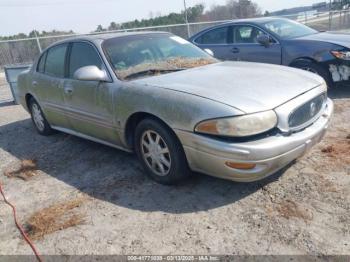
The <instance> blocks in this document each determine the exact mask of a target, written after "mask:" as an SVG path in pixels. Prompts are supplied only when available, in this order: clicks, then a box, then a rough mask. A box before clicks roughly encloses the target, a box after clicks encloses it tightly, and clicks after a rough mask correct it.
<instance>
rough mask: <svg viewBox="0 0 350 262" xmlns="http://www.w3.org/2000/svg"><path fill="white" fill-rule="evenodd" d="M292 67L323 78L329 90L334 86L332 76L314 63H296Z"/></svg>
mask: <svg viewBox="0 0 350 262" xmlns="http://www.w3.org/2000/svg"><path fill="white" fill-rule="evenodd" d="M292 66H293V67H296V68H299V69H302V70H305V71H309V72H311V73H314V74H318V75H319V76H321V77H323V79H324V80H325V81H326V83H327V85H328V87H329V88H331V87H333V86H334V82H333V80H332V76H331V74H330V72H329V71H328V70H327V69H325V68H323V67H322V66H321V65H319V64H317V63H315V62H312V61H297V62H295V63H294V64H293V65H292Z"/></svg>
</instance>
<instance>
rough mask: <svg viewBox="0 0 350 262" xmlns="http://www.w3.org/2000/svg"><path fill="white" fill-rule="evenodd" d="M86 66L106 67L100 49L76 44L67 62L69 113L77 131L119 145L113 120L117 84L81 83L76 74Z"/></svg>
mask: <svg viewBox="0 0 350 262" xmlns="http://www.w3.org/2000/svg"><path fill="white" fill-rule="evenodd" d="M84 66H97V67H98V68H99V69H101V70H106V67H105V65H104V63H103V61H102V58H101V56H100V55H99V52H98V50H97V49H96V47H95V46H94V45H93V44H92V43H90V42H87V41H81V42H73V43H71V45H70V51H69V55H68V61H67V71H68V72H67V73H68V75H67V78H66V79H65V81H64V84H63V91H64V101H65V105H66V112H67V116H68V118H69V121H70V124H71V126H72V127H73V130H75V131H76V132H78V133H80V134H84V135H88V136H90V137H94V138H97V139H101V140H104V141H107V142H111V143H114V144H115V143H116V141H117V144H118V141H119V139H118V138H119V136H118V132H117V128H116V125H115V123H114V117H113V91H114V85H113V83H108V82H99V81H81V80H76V79H74V73H75V72H76V71H77V70H78V69H79V68H81V67H84Z"/></svg>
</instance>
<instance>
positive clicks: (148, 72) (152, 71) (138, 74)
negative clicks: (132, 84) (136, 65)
mask: <svg viewBox="0 0 350 262" xmlns="http://www.w3.org/2000/svg"><path fill="white" fill-rule="evenodd" d="M182 70H185V68H174V69H147V70H143V71H139V72H136V73H132V74H130V75H127V76H126V77H124V79H125V80H128V79H131V78H136V77H141V76H145V75H155V74H164V73H171V72H177V71H182Z"/></svg>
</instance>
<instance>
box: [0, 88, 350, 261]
mask: <svg viewBox="0 0 350 262" xmlns="http://www.w3.org/2000/svg"><path fill="white" fill-rule="evenodd" d="M0 92H2V93H0V181H1V182H2V183H3V187H4V190H5V193H6V195H7V196H8V198H9V200H10V201H11V202H13V203H15V204H16V206H17V210H18V216H19V219H20V221H21V222H22V223H23V224H26V223H27V222H28V220H33V217H32V216H33V215H36V216H34V217H35V218H36V219H43V216H44V215H43V214H44V213H45V212H46V213H50V212H51V211H50V210H53V209H52V207H54V208H56V209H55V210H56V211H57V209H60V208H61V207H62V206H59V207H60V208H59V207H58V206H56V205H57V204H60V205H64V204H65V203H71V202H70V201H75V200H76V199H80V200H81V199H83V200H82V201H80V200H79V203H80V202H81V203H80V204H79V205H77V206H76V207H74V208H73V209H72V210H68V211H67V212H68V213H69V212H74V214H75V215H77V216H79V217H80V218H83V222H82V223H78V225H75V226H71V227H69V226H68V227H67V228H66V227H65V226H59V229H58V231H56V232H53V233H49V234H44V235H43V236H42V237H41V238H38V239H36V240H35V244H36V246H37V247H38V249H39V250H40V252H41V253H42V254H66V255H67V254H159V255H165V254H177V255H180V254H201V255H202V254H243V255H245V254H275V255H277V254H288V255H296V254H327V255H335V254H347V255H350V212H349V210H350V156H349V152H350V137H349V135H350V117H349V116H350V88H345V87H344V88H338V89H336V90H333V91H332V92H331V96H332V97H333V98H334V99H335V104H336V111H335V116H334V119H333V121H332V124H331V127H330V130H329V132H328V134H327V136H326V138H325V139H324V141H323V142H322V143H321V144H319V145H318V146H316V147H315V148H314V149H313V150H312V151H311V152H309V153H308V154H307V155H305V156H304V157H303V158H301V159H299V160H297V161H296V163H294V164H293V165H291V166H289V167H288V168H286V169H285V170H283V171H281V172H279V173H278V174H276V175H274V176H272V177H270V178H268V179H267V180H264V181H261V182H257V183H251V184H238V183H234V182H229V181H224V180H220V179H216V178H211V177H208V176H205V175H200V174H196V175H195V176H194V177H193V178H192V179H191V180H190V181H188V182H187V183H186V184H184V185H182V186H178V187H166V186H162V185H158V184H156V183H154V182H153V181H151V180H150V179H148V178H147V177H145V175H144V172H143V170H142V169H141V167H140V165H139V164H138V161H137V160H136V157H135V156H134V155H130V154H127V153H123V152H121V151H118V150H115V149H112V148H109V147H106V146H103V145H99V144H96V143H93V142H89V141H86V140H83V139H79V138H76V137H73V136H69V135H65V134H62V133H58V134H56V135H53V136H50V137H41V136H39V135H37V134H36V132H35V131H34V128H33V127H32V124H31V121H30V119H29V115H28V114H27V113H26V112H25V111H24V110H23V109H22V108H21V107H20V106H16V105H11V104H9V103H8V102H7V103H6V102H1V100H2V101H4V100H5V99H6V97H5V96H6V94H5V93H6V92H5V91H1V89H0ZM7 94H8V92H7ZM7 98H8V97H7ZM25 159H31V160H35V161H36V163H37V170H29V171H28V170H27V171H25V170H24V171H23V170H22V171H23V172H24V175H25V179H23V178H22V179H19V178H15V177H11V178H9V177H7V176H4V173H7V171H8V170H14V169H16V168H18V166H19V165H20V162H21V161H22V160H25ZM35 161H34V162H35ZM17 173H18V172H17ZM12 174H16V173H12ZM7 175H8V173H7ZM48 207H51V209H45V208H48ZM61 210H62V208H61ZM44 211H45V212H44ZM38 212H39V213H38ZM68 213H67V214H64V215H63V217H60V216H57V218H58V220H59V219H62V220H64V216H69V214H68ZM38 214H40V215H41V216H42V217H41V218H40V216H39V217H38V216H37V215H38ZM39 222H40V221H39ZM44 222H45V221H44ZM44 222H42V225H43V227H44V226H45V223H44ZM46 222H47V219H46ZM58 222H60V221H58ZM61 222H62V221H61ZM80 222H81V221H80ZM39 224H40V223H39ZM73 225H74V223H73ZM51 228H53V226H52V225H51ZM29 229H30V228H29ZM31 229H33V228H31ZM44 230H45V228H44ZM0 254H1V255H5V254H8V255H11V254H31V250H30V249H29V248H28V246H27V245H26V244H25V242H24V241H23V240H22V238H21V236H20V234H19V232H18V231H17V229H16V227H15V226H14V222H13V218H12V213H11V209H10V208H9V207H8V206H6V205H5V204H4V202H3V201H0Z"/></svg>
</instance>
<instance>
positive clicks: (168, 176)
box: [134, 119, 191, 185]
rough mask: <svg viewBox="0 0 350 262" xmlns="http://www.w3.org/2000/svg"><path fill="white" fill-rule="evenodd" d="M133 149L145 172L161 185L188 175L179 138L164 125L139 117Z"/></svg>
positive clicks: (174, 181)
mask: <svg viewBox="0 0 350 262" xmlns="http://www.w3.org/2000/svg"><path fill="white" fill-rule="evenodd" d="M134 141H135V145H134V146H135V151H136V154H137V156H138V158H139V160H140V161H141V163H142V165H143V167H144V169H145V170H146V172H147V174H148V175H149V176H150V177H151V178H152V179H153V180H155V181H156V182H158V183H160V184H164V185H174V184H177V183H179V182H181V181H183V180H185V179H186V178H188V177H189V176H190V174H191V171H190V169H189V167H188V163H187V159H186V156H185V152H184V150H183V148H182V145H181V143H180V141H179V140H178V139H177V137H176V136H175V134H174V133H173V132H172V130H170V129H169V128H168V127H167V126H165V125H164V124H162V123H160V122H159V121H157V120H154V119H145V120H142V121H141V122H140V123H139V124H138V125H137V127H136V131H135V140H134Z"/></svg>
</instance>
